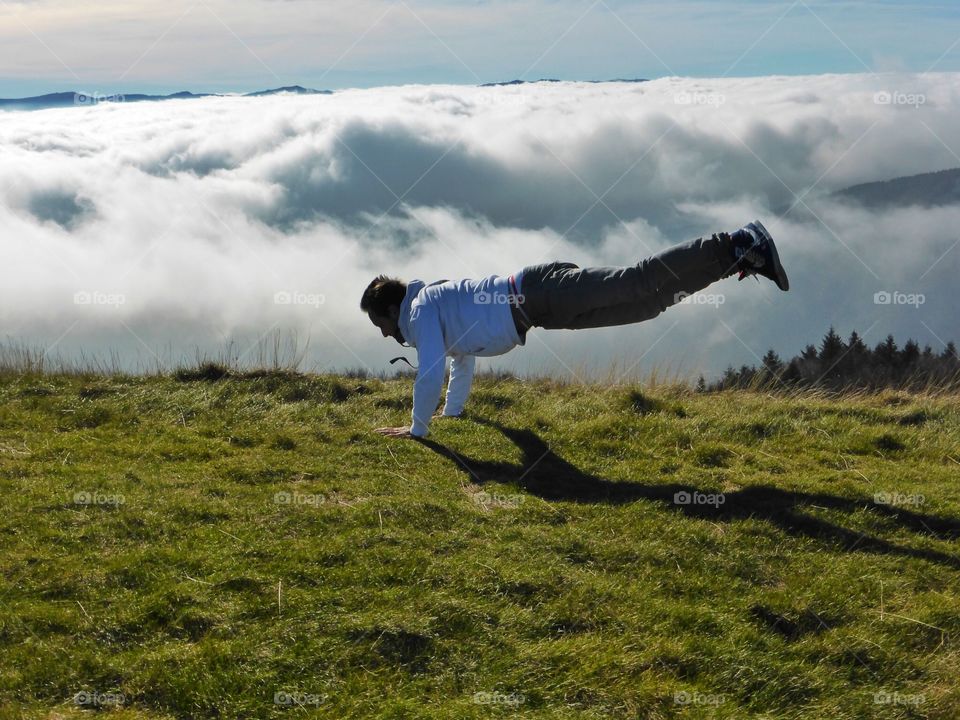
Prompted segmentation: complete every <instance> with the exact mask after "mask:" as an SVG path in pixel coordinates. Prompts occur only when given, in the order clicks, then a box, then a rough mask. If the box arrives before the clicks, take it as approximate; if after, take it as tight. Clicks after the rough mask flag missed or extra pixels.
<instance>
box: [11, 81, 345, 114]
mask: <svg viewBox="0 0 960 720" xmlns="http://www.w3.org/2000/svg"><path fill="white" fill-rule="evenodd" d="M281 93H292V94H294V95H331V94H332V93H333V91H332V90H314V89H312V88H305V87H302V86H300V85H288V86H286V87H279V88H271V89H269V90H257V91H256V92H249V93H244V94H242V95H239V97H264V96H267V95H280V94H281ZM228 96H229V95H228V94H227V93H192V92H189V91H186V90H182V91H180V92H176V93H171V94H170V95H147V94H144V93H129V94H128V93H116V94H114V95H103V94H101V93H85V92H78V91H68V92H57V93H48V94H46V95H37V96H35V97H26V98H0V109H2V108H6V109H11V110H42V109H46V108H57V107H70V106H72V105H75V106H78V107H83V106H89V105H99V104H100V103H109V102H157V101H160V100H191V99H195V98H204V97H228Z"/></svg>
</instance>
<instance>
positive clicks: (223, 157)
mask: <svg viewBox="0 0 960 720" xmlns="http://www.w3.org/2000/svg"><path fill="white" fill-rule="evenodd" d="M958 95H960V75H956V74H928V75H922V76H921V75H828V76H814V77H767V78H751V79H723V80H694V79H681V78H667V79H661V80H655V81H651V82H642V83H628V82H610V83H583V82H561V83H538V84H526V85H512V86H498V87H474V86H461V85H409V86H400V87H387V88H375V89H365V90H345V91H340V92H337V93H335V94H332V95H311V96H294V95H280V96H271V97H261V98H242V97H215V98H207V99H199V100H170V101H164V102H156V103H125V102H122V101H121V102H87V103H86V104H83V105H80V106H77V107H71V108H65V109H53V110H40V111H31V112H6V113H0V249H2V255H0V331H2V334H3V335H4V336H5V337H6V338H7V339H8V341H16V342H25V343H27V344H30V345H32V346H34V347H37V348H39V349H45V348H49V351H50V352H51V353H54V354H56V353H59V354H60V355H62V356H65V357H76V356H77V355H78V354H79V353H81V352H82V353H84V354H85V355H87V356H89V355H100V356H106V355H109V354H110V353H114V355H115V357H119V358H120V359H121V361H122V363H123V364H124V365H125V366H127V367H130V368H134V369H136V368H149V367H151V366H154V365H156V364H158V363H159V364H163V365H166V366H169V365H176V364H177V363H180V362H184V361H191V360H192V359H194V358H195V357H196V356H197V353H198V351H199V353H200V354H206V355H209V356H216V355H217V354H218V353H223V352H224V351H225V349H226V348H229V350H228V352H229V354H230V355H231V357H232V358H233V359H234V360H239V362H241V363H244V362H252V361H254V360H255V359H256V357H257V355H258V353H259V350H258V349H257V348H258V344H257V341H258V339H261V338H267V339H268V341H269V338H272V337H276V336H277V334H278V333H283V334H285V336H286V337H292V336H296V337H297V339H298V342H299V344H300V346H301V348H302V347H304V346H305V345H306V344H307V343H309V347H308V348H307V350H306V362H305V363H304V368H305V369H318V370H342V369H345V368H361V367H365V368H368V369H371V370H373V371H381V370H389V369H391V366H389V365H387V364H386V360H387V359H388V358H390V357H392V356H394V355H396V354H398V352H402V350H401V349H400V348H399V346H398V345H397V344H396V342H395V341H394V340H392V339H387V340H385V339H383V338H382V337H381V336H380V334H379V331H377V330H376V328H374V327H373V326H372V325H371V324H370V323H369V321H368V319H367V318H366V316H365V315H364V314H363V313H361V312H360V311H359V309H358V303H359V299H360V295H361V293H362V290H363V288H364V287H365V286H366V284H367V283H368V282H369V280H370V279H371V278H372V277H373V276H374V275H376V274H378V273H381V272H386V273H389V274H392V275H397V276H400V277H402V278H406V279H410V278H421V279H424V280H427V281H431V280H434V279H438V278H459V277H482V276H485V275H489V274H494V273H496V274H507V273H510V272H514V271H516V270H519V269H520V268H521V267H522V266H524V265H527V264H533V263H540V262H546V261H550V260H569V261H573V262H576V263H578V264H580V265H581V266H587V265H627V264H633V263H636V262H638V261H639V260H641V259H642V258H644V257H646V256H648V255H650V254H653V253H655V252H657V251H658V250H661V249H663V248H666V247H668V246H670V245H672V244H674V243H676V242H680V241H684V240H688V239H692V238H695V237H699V236H703V235H709V234H710V233H712V232H716V231H720V230H733V229H735V228H737V227H739V226H741V225H743V224H744V223H746V222H748V221H750V220H753V219H754V218H761V219H762V220H763V222H764V223H765V224H766V226H767V227H768V229H769V230H770V231H771V232H772V234H773V235H774V237H775V238H776V239H777V242H778V246H779V247H780V249H781V256H782V260H783V262H784V264H785V266H786V267H787V270H788V271H789V274H790V278H791V282H792V286H793V287H792V289H791V291H790V292H789V293H781V292H780V291H779V290H777V289H776V288H775V287H774V286H773V284H772V283H769V282H767V281H765V280H762V281H761V282H760V283H757V282H756V281H754V280H753V279H752V278H749V279H747V280H745V281H743V282H739V283H738V282H737V281H736V279H735V278H731V279H728V280H724V281H721V282H720V283H718V284H715V285H713V286H711V288H709V289H708V290H707V291H706V292H707V293H709V297H707V298H705V299H701V300H700V301H696V302H688V303H685V304H683V305H679V306H676V307H673V308H670V309H668V311H667V312H665V313H663V314H662V315H661V316H660V317H658V318H656V319H654V320H652V321H649V322H646V323H642V324H639V325H634V326H629V327H622V328H604V329H595V330H585V331H544V330H533V331H531V332H530V334H529V336H528V339H527V344H526V347H525V348H522V349H518V350H514V351H513V352H511V353H510V354H508V355H505V356H502V357H500V358H491V359H484V360H482V361H481V367H494V368H505V369H511V370H514V371H517V372H521V373H525V372H536V373H553V374H556V375H567V376H569V375H570V374H571V373H573V374H578V375H581V376H589V375H596V374H597V373H605V372H607V371H612V372H613V373H614V376H619V375H620V374H621V373H625V374H626V375H628V376H637V375H646V374H648V373H649V372H651V371H653V370H654V369H656V370H657V371H659V372H660V373H672V374H680V375H684V376H691V375H694V376H695V374H697V373H699V372H704V373H706V374H708V376H709V375H711V374H715V373H717V372H719V371H721V370H722V369H723V368H724V367H725V366H726V365H727V364H731V363H732V364H734V365H740V364H743V363H756V362H757V360H758V356H760V355H762V354H763V353H764V352H765V350H766V349H767V348H769V347H773V348H775V349H777V350H778V351H779V352H780V354H781V355H783V356H790V355H793V354H795V353H797V352H799V351H800V350H801V349H802V348H803V346H804V345H806V344H807V343H809V342H816V341H817V340H818V339H819V338H820V337H821V336H822V334H823V333H824V331H825V330H826V329H827V327H828V326H830V325H831V324H832V325H834V326H835V327H836V328H837V329H838V331H840V332H841V333H842V334H848V333H849V332H850V330H852V329H857V330H858V331H860V332H861V333H863V334H865V339H866V341H867V342H868V343H871V344H873V343H876V342H878V341H880V340H881V339H882V338H883V337H884V336H885V335H886V334H887V333H893V334H894V335H895V336H896V337H897V338H898V339H899V340H905V339H906V338H907V337H908V336H912V337H914V338H916V339H917V340H919V341H920V342H921V344H923V343H929V344H930V345H932V346H933V347H934V348H935V349H936V350H940V349H942V347H943V344H942V343H943V341H946V340H950V339H953V340H960V323H958V319H957V318H958V313H957V312H956V299H955V298H956V295H955V287H956V278H957V275H958V270H960V248H958V247H956V245H957V243H958V240H960V230H958V228H960V207H958V206H957V205H947V206H943V207H935V208H921V207H887V208H879V209H878V208H872V209H863V208H860V207H858V206H856V205H853V204H850V203H849V202H840V201H838V200H837V199H835V198H833V197H831V193H832V192H834V191H836V190H839V189H842V188H845V187H848V186H850V185H853V184H857V183H862V182H870V181H875V180H886V179H890V178H895V177H898V176H905V175H911V174H917V173H924V172H932V171H937V170H943V169H947V168H954V167H960V157H958V153H960V111H958V104H957V100H958ZM117 99H118V98H114V100H117ZM878 293H881V294H882V293H889V294H890V297H891V298H892V300H891V301H890V302H886V303H885V302H883V297H884V296H883V295H878ZM896 293H900V295H897V294H896ZM910 296H912V297H913V300H912V301H910V300H909V298H910ZM878 297H879V298H881V299H880V300H878ZM921 297H922V302H919V301H918V298H921ZM898 298H899V300H898ZM261 345H262V341H261ZM406 354H407V355H408V356H409V357H410V358H411V360H412V361H413V362H414V363H415V362H416V360H415V352H414V351H412V350H407V353H406Z"/></svg>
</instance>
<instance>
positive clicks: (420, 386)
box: [410, 303, 447, 437]
mask: <svg viewBox="0 0 960 720" xmlns="http://www.w3.org/2000/svg"><path fill="white" fill-rule="evenodd" d="M410 326H411V328H413V332H414V335H415V338H416V343H417V379H416V380H415V381H414V383H413V413H412V415H413V424H412V425H411V426H410V434H411V435H415V436H416V437H424V436H425V435H426V434H427V433H428V432H429V431H428V426H429V425H430V418H431V417H432V416H433V411H434V410H436V409H437V404H438V403H439V402H440V392H441V391H442V390H443V376H444V374H445V373H446V369H447V367H446V348H445V347H444V344H443V331H442V329H441V327H440V314H439V313H438V312H437V308H436V307H435V306H433V305H432V304H431V303H424V304H422V305H420V306H419V307H418V308H417V309H416V310H415V311H414V312H413V313H412V314H411V316H410Z"/></svg>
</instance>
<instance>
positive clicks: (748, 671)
mask: <svg viewBox="0 0 960 720" xmlns="http://www.w3.org/2000/svg"><path fill="white" fill-rule="evenodd" d="M410 389H411V388H410V381H409V379H399V380H385V379H378V378H364V377H351V376H347V375H343V376H328V375H302V374H298V373H295V372H284V371H263V372H238V371H224V372H218V371H217V369H216V366H210V367H199V368H196V369H194V370H186V369H185V370H181V371H179V372H177V373H174V374H159V373H158V374H155V375H151V376H146V377H133V376H123V375H112V376H101V375H97V374H84V373H79V372H78V373H66V374H44V373H19V374H18V373H9V372H8V373H5V374H3V375H2V379H0V400H2V401H0V482H2V494H3V498H4V512H3V515H2V519H0V543H2V554H0V561H2V573H3V584H2V587H0V644H2V655H0V702H2V713H0V714H3V715H4V716H8V717H38V718H39V717H62V718H72V717H83V716H86V715H88V714H89V713H90V712H93V711H104V712H109V713H110V715H111V716H112V717H117V718H200V717H223V718H237V717H256V718H260V717H264V718H268V717H292V716H304V717H308V716H316V717H330V718H379V717H383V718H487V717H508V716H509V717H517V718H673V717H689V718H701V717H716V718H823V717H831V718H872V717H878V718H944V719H946V718H956V717H960V683H958V670H957V668H960V652H958V649H957V637H958V635H960V548H958V539H960V486H958V482H957V480H958V477H960V397H958V396H956V395H950V394H944V395H939V396H937V395H930V394H924V395H915V394H908V393H905V392H885V393H879V394H872V395H870V394H860V395H855V394H848V395H842V396H836V397H831V396H827V395H825V394H818V393H814V392H807V393H794V394H790V395H788V394H771V393H762V392H751V391H735V392H724V393H716V394H713V393H706V394H698V393H694V392H691V391H689V390H687V389H684V388H682V387H671V386H658V387H656V388H653V389H651V388H649V387H645V386H640V385H629V386H619V387H604V386H600V385H596V386H587V385H578V384H574V383H556V382H551V381H549V380H534V381H527V382H521V381H518V380H512V379H509V378H502V377H493V376H480V377H478V379H477V382H476V384H475V387H474V391H473V393H472V395H471V398H470V401H469V403H468V411H469V412H468V416H466V417H464V418H462V419H440V420H436V421H434V423H433V425H432V428H431V436H430V439H429V440H428V441H426V442H417V441H413V440H401V439H388V438H384V437H382V436H379V435H377V434H375V433H373V432H371V429H372V428H375V427H379V426H383V425H402V424H406V423H407V422H408V418H409V413H410ZM687 498H689V499H690V500H691V502H689V503H686V504H684V503H683V500H685V499H687ZM78 694H79V695H78ZM78 701H79V703H78Z"/></svg>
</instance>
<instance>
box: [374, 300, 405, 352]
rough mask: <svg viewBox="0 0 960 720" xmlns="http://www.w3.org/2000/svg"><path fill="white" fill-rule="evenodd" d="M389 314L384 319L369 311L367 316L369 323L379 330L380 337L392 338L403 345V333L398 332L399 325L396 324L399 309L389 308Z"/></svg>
mask: <svg viewBox="0 0 960 720" xmlns="http://www.w3.org/2000/svg"><path fill="white" fill-rule="evenodd" d="M389 313H390V314H389V315H388V316H386V317H384V316H383V315H377V314H376V313H375V312H373V311H372V310H371V311H370V312H369V313H367V315H368V316H369V317H370V322H372V323H373V324H374V325H376V326H377V329H378V330H380V334H381V335H383V336H384V337H392V338H393V339H394V340H396V341H397V342H398V343H400V344H401V345H403V343H404V339H403V333H401V332H400V324H399V323H398V322H397V319H398V318H399V317H400V308H398V307H395V306H394V307H391V308H390V310H389Z"/></svg>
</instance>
